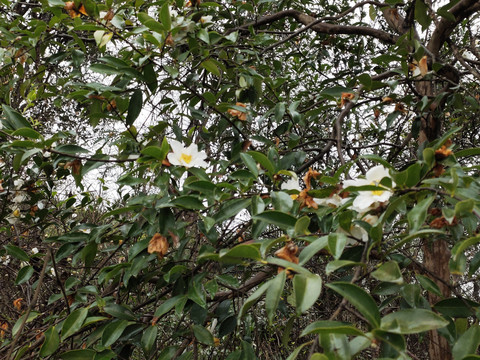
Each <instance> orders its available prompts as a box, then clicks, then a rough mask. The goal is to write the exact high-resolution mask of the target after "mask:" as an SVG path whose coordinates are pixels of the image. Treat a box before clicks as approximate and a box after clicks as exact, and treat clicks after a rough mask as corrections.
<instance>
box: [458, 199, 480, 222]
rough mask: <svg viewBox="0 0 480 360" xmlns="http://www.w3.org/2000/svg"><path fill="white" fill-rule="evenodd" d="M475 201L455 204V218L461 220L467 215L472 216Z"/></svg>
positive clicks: (463, 201) (470, 200) (469, 200)
mask: <svg viewBox="0 0 480 360" xmlns="http://www.w3.org/2000/svg"><path fill="white" fill-rule="evenodd" d="M474 206H475V201H474V200H473V199H468V200H462V201H459V202H458V203H456V204H455V216H456V217H458V218H461V217H463V216H465V215H468V214H471V213H472V211H473V207H474Z"/></svg>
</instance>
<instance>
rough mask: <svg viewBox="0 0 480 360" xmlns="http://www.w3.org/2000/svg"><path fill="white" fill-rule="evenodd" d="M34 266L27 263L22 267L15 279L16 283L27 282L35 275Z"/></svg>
mask: <svg viewBox="0 0 480 360" xmlns="http://www.w3.org/2000/svg"><path fill="white" fill-rule="evenodd" d="M33 272H34V270H33V266H30V265H27V266H24V267H22V268H21V269H20V270H19V271H18V274H17V278H16V279H15V285H21V284H23V283H26V282H27V281H28V280H30V278H31V277H32V275H33Z"/></svg>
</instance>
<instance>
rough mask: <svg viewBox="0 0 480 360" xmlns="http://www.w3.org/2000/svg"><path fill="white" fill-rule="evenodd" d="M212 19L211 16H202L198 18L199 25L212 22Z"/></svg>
mask: <svg viewBox="0 0 480 360" xmlns="http://www.w3.org/2000/svg"><path fill="white" fill-rule="evenodd" d="M212 18H213V16H210V15H206V16H202V17H201V18H200V23H201V24H206V23H209V22H212Z"/></svg>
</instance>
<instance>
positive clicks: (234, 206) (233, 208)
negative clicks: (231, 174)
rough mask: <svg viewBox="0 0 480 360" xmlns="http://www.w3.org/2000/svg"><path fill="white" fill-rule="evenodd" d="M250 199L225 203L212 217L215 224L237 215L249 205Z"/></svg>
mask: <svg viewBox="0 0 480 360" xmlns="http://www.w3.org/2000/svg"><path fill="white" fill-rule="evenodd" d="M250 202H251V199H233V200H229V201H225V202H224V203H223V204H222V206H220V208H219V209H218V211H217V213H216V214H215V215H214V216H213V218H214V219H215V223H220V222H222V221H225V220H227V219H229V218H231V217H232V216H234V215H237V214H238V213H239V212H240V211H242V210H243V209H245V208H246V207H247V206H248V205H250Z"/></svg>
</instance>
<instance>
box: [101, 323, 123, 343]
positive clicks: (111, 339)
mask: <svg viewBox="0 0 480 360" xmlns="http://www.w3.org/2000/svg"><path fill="white" fill-rule="evenodd" d="M127 326H128V321H127V320H116V321H113V322H111V323H110V324H108V325H107V326H106V327H105V330H103V334H102V345H103V346H105V347H107V346H110V345H112V344H113V343H115V341H117V340H118V338H119V337H120V336H121V335H122V333H123V331H124V330H125V328H126V327H127Z"/></svg>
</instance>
